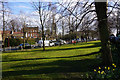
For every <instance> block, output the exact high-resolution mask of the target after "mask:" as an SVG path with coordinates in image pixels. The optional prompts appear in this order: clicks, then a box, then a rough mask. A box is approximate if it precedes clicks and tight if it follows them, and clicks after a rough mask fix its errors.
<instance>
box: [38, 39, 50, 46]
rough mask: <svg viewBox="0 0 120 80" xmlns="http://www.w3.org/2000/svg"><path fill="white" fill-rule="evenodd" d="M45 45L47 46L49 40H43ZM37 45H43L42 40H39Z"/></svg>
mask: <svg viewBox="0 0 120 80" xmlns="http://www.w3.org/2000/svg"><path fill="white" fill-rule="evenodd" d="M44 44H45V46H49V40H45V41H44ZM38 46H40V47H42V46H43V40H39V42H38Z"/></svg>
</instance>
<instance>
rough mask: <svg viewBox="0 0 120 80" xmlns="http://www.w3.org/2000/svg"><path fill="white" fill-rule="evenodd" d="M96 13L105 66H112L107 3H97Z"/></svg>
mask: <svg viewBox="0 0 120 80" xmlns="http://www.w3.org/2000/svg"><path fill="white" fill-rule="evenodd" d="M95 8H96V13H97V17H98V22H99V23H98V29H99V34H100V39H101V45H102V46H101V47H102V59H103V64H104V65H111V64H112V55H111V51H110V47H109V42H108V40H109V31H108V25H107V1H106V2H95Z"/></svg>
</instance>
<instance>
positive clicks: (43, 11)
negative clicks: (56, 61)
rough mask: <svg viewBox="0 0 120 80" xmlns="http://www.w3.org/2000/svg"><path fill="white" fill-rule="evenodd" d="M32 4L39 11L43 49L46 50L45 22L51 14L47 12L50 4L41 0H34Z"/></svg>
mask: <svg viewBox="0 0 120 80" xmlns="http://www.w3.org/2000/svg"><path fill="white" fill-rule="evenodd" d="M32 5H33V7H34V9H35V10H36V11H37V13H38V14H39V20H40V25H41V27H42V40H43V51H45V44H44V41H45V31H44V28H45V22H46V21H47V19H48V14H49V13H47V10H48V5H47V4H46V3H45V2H41V1H38V2H33V3H32Z"/></svg>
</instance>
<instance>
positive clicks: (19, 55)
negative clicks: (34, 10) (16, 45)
mask: <svg viewBox="0 0 120 80" xmlns="http://www.w3.org/2000/svg"><path fill="white" fill-rule="evenodd" d="M99 49H100V41H92V42H88V43H78V44H76V45H73V44H68V45H62V46H56V47H47V48H46V51H42V48H38V49H31V50H23V51H17V52H6V53H3V54H2V61H3V62H2V67H3V70H2V72H3V79H9V80H18V79H21V78H29V79H31V78H41V79H43V80H46V79H49V80H50V79H51V80H52V79H57V78H60V79H61V78H65V79H69V78H83V77H84V74H85V73H87V72H90V71H92V70H93V67H94V66H95V65H97V64H99V63H100V62H101V61H100V59H97V58H96V56H97V55H98V54H97V53H99ZM82 75H83V76H82Z"/></svg>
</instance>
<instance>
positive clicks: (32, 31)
mask: <svg viewBox="0 0 120 80" xmlns="http://www.w3.org/2000/svg"><path fill="white" fill-rule="evenodd" d="M21 32H22V33H25V37H26V38H28V37H30V38H37V37H38V36H39V34H38V27H25V28H22V29H21Z"/></svg>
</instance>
